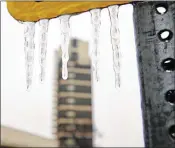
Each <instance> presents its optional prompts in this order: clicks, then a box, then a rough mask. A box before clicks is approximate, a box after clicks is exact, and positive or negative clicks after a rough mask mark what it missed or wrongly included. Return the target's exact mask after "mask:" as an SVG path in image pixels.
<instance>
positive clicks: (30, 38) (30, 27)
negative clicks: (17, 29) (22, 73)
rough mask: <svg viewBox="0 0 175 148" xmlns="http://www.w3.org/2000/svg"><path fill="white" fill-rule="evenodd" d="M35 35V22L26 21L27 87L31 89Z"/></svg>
mask: <svg viewBox="0 0 175 148" xmlns="http://www.w3.org/2000/svg"><path fill="white" fill-rule="evenodd" d="M34 35H35V23H34V22H24V52H25V65H26V83H27V89H29V87H30V86H31V84H32V75H33V61H34V49H35V44H34Z"/></svg>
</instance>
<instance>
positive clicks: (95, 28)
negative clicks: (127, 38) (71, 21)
mask: <svg viewBox="0 0 175 148" xmlns="http://www.w3.org/2000/svg"><path fill="white" fill-rule="evenodd" d="M90 13H91V22H92V49H91V51H89V53H90V57H91V61H92V69H93V71H94V72H95V77H96V80H97V81H98V80H99V54H100V52H99V49H98V45H99V34H100V26H101V9H93V10H91V11H90Z"/></svg>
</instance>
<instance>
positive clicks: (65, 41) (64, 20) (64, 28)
mask: <svg viewBox="0 0 175 148" xmlns="http://www.w3.org/2000/svg"><path fill="white" fill-rule="evenodd" d="M69 19H70V15H64V16H61V17H60V23H61V24H60V25H61V50H62V78H63V79H64V80H66V79H67V78H68V69H67V63H68V60H69V51H68V49H69V40H70V25H69Z"/></svg>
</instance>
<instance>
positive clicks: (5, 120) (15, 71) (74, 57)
mask: <svg viewBox="0 0 175 148" xmlns="http://www.w3.org/2000/svg"><path fill="white" fill-rule="evenodd" d="M132 13H133V7H132V5H130V4H128V5H123V6H121V7H120V13H119V21H120V22H119V25H120V33H121V35H120V40H121V53H122V59H121V64H122V67H121V75H122V76H121V88H120V89H116V88H115V80H114V72H113V60H112V46H111V39H110V20H109V14H108V10H107V9H106V8H105V9H103V10H102V13H101V20H102V22H101V32H100V44H99V49H100V69H99V70H100V81H99V82H97V81H96V80H95V77H94V76H93V73H92V71H91V61H90V58H89V55H88V49H89V48H91V39H92V38H91V36H92V34H91V33H92V32H91V17H90V13H89V12H85V13H82V14H79V15H75V16H72V17H71V19H70V26H71V40H70V45H69V56H70V60H69V62H68V71H69V78H68V80H63V79H62V76H61V50H60V40H61V39H60V23H59V19H58V18H54V19H51V20H50V22H49V32H48V48H47V49H48V50H47V63H46V78H45V81H44V82H43V83H41V82H40V81H39V51H38V44H37V42H38V38H39V36H38V35H39V29H38V28H39V25H38V23H36V33H35V43H36V48H35V61H34V64H35V65H34V77H33V83H32V88H31V89H30V90H29V91H27V90H26V83H25V82H26V81H25V61H24V60H25V57H24V49H23V46H24V35H23V31H24V30H23V24H22V23H19V22H18V21H16V20H15V19H14V18H12V16H10V14H9V13H8V11H7V8H6V3H5V2H1V87H2V88H1V145H4V146H14V147H15V146H33V147H34V146H38V147H44V146H52V147H57V146H60V147H72V146H78V147H83V148H84V147H92V146H93V147H143V146H144V139H143V127H142V113H141V100H140V90H139V89H140V87H139V81H138V70H137V62H136V49H135V39H134V29H133V18H132Z"/></svg>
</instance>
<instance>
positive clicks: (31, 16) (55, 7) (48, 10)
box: [7, 0, 130, 21]
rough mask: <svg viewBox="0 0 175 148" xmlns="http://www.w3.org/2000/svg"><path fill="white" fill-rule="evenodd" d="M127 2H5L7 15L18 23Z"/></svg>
mask: <svg viewBox="0 0 175 148" xmlns="http://www.w3.org/2000/svg"><path fill="white" fill-rule="evenodd" d="M128 2H130V1H129V0H127V1H111V2H110V1H101V2H100V1H79V2H75V1H72V2H70V1H69V2H68V1H64V2H63V1H62V2H60V1H57V2H35V1H30V2H14V1H13V2H7V8H8V11H9V13H10V14H11V15H12V17H14V18H15V19H16V20H19V21H38V20H40V19H46V18H47V19H51V18H55V17H58V16H60V15H65V14H76V13H81V12H85V11H88V10H91V9H94V8H105V7H107V6H110V5H115V4H126V3H128Z"/></svg>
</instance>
